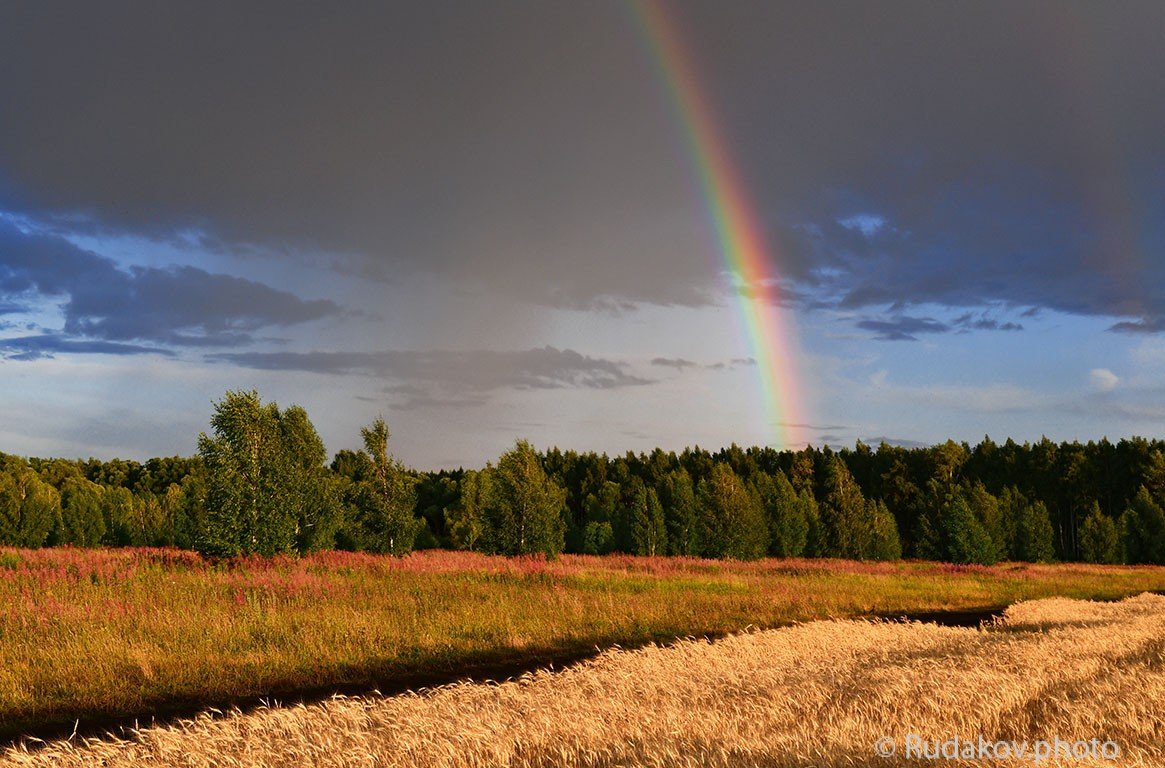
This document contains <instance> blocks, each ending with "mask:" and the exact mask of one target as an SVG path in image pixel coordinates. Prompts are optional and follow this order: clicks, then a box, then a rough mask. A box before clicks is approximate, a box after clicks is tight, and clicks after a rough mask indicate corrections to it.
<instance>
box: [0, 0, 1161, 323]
mask: <svg viewBox="0 0 1165 768" xmlns="http://www.w3.org/2000/svg"><path fill="white" fill-rule="evenodd" d="M668 7H669V8H670V12H671V13H672V14H673V15H674V17H675V21H676V23H677V26H678V27H679V29H680V30H681V32H682V34H683V35H684V36H685V46H684V47H685V48H686V49H687V50H689V51H691V52H692V64H693V66H694V67H695V69H696V70H697V71H698V72H699V74H700V75H701V79H702V80H703V81H704V83H705V85H706V88H707V99H708V102H709V104H710V105H711V106H712V108H713V110H714V111H715V114H716V115H717V117H718V118H719V119H720V121H721V123H722V129H723V134H724V136H725V137H726V140H727V142H728V146H729V148H730V151H731V153H732V154H733V155H734V156H735V157H736V159H737V160H738V164H739V165H740V167H741V169H742V171H743V177H744V181H745V183H746V184H747V185H748V187H749V189H750V190H751V192H752V194H753V197H754V198H755V202H756V206H755V207H756V209H757V210H758V211H759V212H760V214H761V218H762V220H763V222H764V224H765V226H766V229H767V234H768V236H769V239H770V241H771V242H772V244H773V246H774V252H775V253H776V254H777V256H776V257H775V258H774V264H773V266H774V268H775V269H776V270H777V271H779V272H780V273H781V277H782V279H783V281H785V282H787V283H789V289H790V290H789V291H788V292H787V293H786V295H791V296H793V297H795V301H796V302H798V303H799V305H800V306H804V307H814V306H825V307H838V306H840V307H843V308H849V309H859V310H860V309H867V308H870V307H880V306H889V305H894V304H898V305H900V308H904V307H909V306H911V305H917V304H923V303H927V304H937V305H941V306H947V307H952V308H960V309H959V310H958V311H961V310H962V309H963V308H975V307H980V306H983V305H985V304H993V305H995V304H999V305H1003V306H1007V307H1013V308H1015V309H1016V311H1019V310H1020V308H1031V309H1041V308H1046V309H1052V310H1058V311H1062V312H1070V313H1076V314H1086V315H1101V316H1113V317H1115V318H1118V319H1120V320H1122V321H1127V322H1128V323H1132V325H1125V324H1121V325H1118V326H1117V328H1118V329H1120V330H1142V331H1156V330H1159V329H1160V328H1161V327H1162V325H1163V324H1165V319H1163V318H1165V258H1162V256H1161V252H1162V248H1163V247H1165V227H1163V226H1162V224H1161V223H1160V222H1162V221H1165V158H1163V149H1162V148H1163V146H1165V145H1162V143H1161V141H1160V137H1161V136H1162V135H1165V99H1161V98H1160V95H1161V93H1163V92H1165V58H1163V57H1162V56H1160V39H1161V36H1162V34H1163V33H1165V5H1163V4H1161V3H1158V2H1147V1H1145V0H1134V1H1131V2H1125V3H1120V4H1112V3H1103V4H1102V3H1085V2H1061V1H1060V0H1057V1H1056V2H1051V1H1050V0H1049V1H1047V2H1030V3H1010V2H1001V1H996V2H983V3H960V4H952V3H933V2H929V0H927V1H925V2H923V1H921V0H917V1H916V0H910V1H909V2H906V1H901V0H900V1H899V2H893V3H878V4H869V3H865V4H863V3H850V2H818V3H779V4H778V3H763V4H757V3H734V4H727V5H725V4H713V3H706V4H698V3H674V4H670V5H669V6H668ZM17 8H18V9H17V10H14V9H12V8H9V9H6V10H5V12H4V13H5V19H4V23H0V68H2V69H3V71H4V72H7V73H14V74H12V76H8V77H5V78H2V79H0V103H2V104H4V105H5V126H4V130H3V131H0V198H3V199H0V202H5V201H7V205H8V206H9V207H10V208H19V209H22V210H25V211H28V212H32V213H34V214H36V215H37V216H41V217H46V218H51V217H54V216H55V217H57V221H58V224H59V226H62V227H77V226H87V227H91V228H94V229H98V230H100V229H112V230H116V231H129V232H134V233H138V234H145V235H152V236H157V237H169V236H172V235H173V234H174V233H175V232H179V231H182V232H190V231H195V232H199V233H201V234H202V235H203V236H204V237H205V238H206V242H208V243H214V244H218V245H219V246H220V247H222V248H223V249H227V250H231V251H234V250H236V249H239V248H241V247H243V246H246V247H247V248H257V249H259V250H264V249H266V250H269V251H274V252H286V253H287V254H289V257H291V256H292V255H296V254H298V255H299V256H300V257H303V254H308V255H309V257H310V255H311V254H318V253H326V254H327V256H326V258H327V259H329V260H332V261H334V262H336V264H337V266H338V267H339V268H342V269H344V270H346V271H349V272H352V273H355V274H360V275H365V276H370V277H374V278H376V279H392V278H393V277H395V276H396V275H399V274H401V273H404V272H418V271H419V272H426V273H432V274H435V275H437V276H438V277H440V278H442V279H446V280H456V281H459V282H462V283H465V284H468V285H471V286H479V287H481V288H482V290H487V291H492V292H495V293H502V294H507V295H519V296H522V297H525V298H528V299H531V300H534V301H540V302H544V303H548V304H553V305H556V306H564V307H575V308H602V309H608V310H611V309H613V308H614V309H615V310H616V311H618V310H622V309H626V308H627V307H628V306H629V305H631V304H634V303H636V302H653V303H660V304H703V303H707V302H711V301H720V300H723V298H724V293H723V289H724V283H723V281H722V280H721V279H720V278H719V277H718V276H717V275H715V274H714V268H711V267H710V266H709V265H710V259H709V256H710V253H709V252H710V251H711V250H712V247H711V245H710V243H711V238H710V236H709V233H708V231H707V228H706V225H705V224H704V222H703V220H702V214H701V212H700V211H699V209H698V205H699V203H698V201H697V198H696V196H695V195H694V193H693V191H692V190H693V187H694V182H693V180H692V174H691V171H690V168H689V165H688V162H687V158H686V157H684V156H683V155H684V153H685V150H684V149H683V145H682V136H681V131H680V129H679V127H678V126H677V125H675V124H674V120H673V119H672V118H671V117H670V115H669V112H668V104H667V102H666V97H665V94H664V91H663V88H662V87H661V85H660V83H659V81H658V79H657V77H656V76H655V75H654V74H653V72H652V68H651V62H650V61H649V56H648V54H647V53H646V48H645V46H644V45H643V43H642V41H641V40H640V39H638V37H637V33H636V31H635V28H634V25H633V24H632V23H631V21H630V16H629V14H628V13H627V11H626V8H625V6H624V5H623V4H622V3H616V2H609V3H565V2H551V3H547V2H526V1H523V2H504V3H489V4H465V3H442V2H435V3H422V4H414V5H400V4H383V3H366V4H345V5H344V6H342V7H341V8H332V7H329V8H327V9H325V8H323V7H322V6H320V5H318V4H316V3H279V4H274V3H272V4H268V5H264V4H261V3H248V4H237V3H225V2H222V3H197V4H187V5H182V4H152V3H129V2H120V3H102V4H80V5H77V4H68V5H58V4H55V3H48V2H46V3H35V4H25V5H22V6H18V7H17ZM316 258H320V257H318V256H317V257H316ZM954 311H955V310H952V312H953V313H954ZM1029 311H1030V310H1029ZM944 322H945V321H944ZM998 322H1000V323H1001V324H1005V323H1006V321H1005V320H1004V321H998Z"/></svg>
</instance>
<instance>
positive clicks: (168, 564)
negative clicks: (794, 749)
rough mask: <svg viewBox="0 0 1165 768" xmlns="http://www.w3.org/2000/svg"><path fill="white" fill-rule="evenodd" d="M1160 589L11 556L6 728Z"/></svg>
mask: <svg viewBox="0 0 1165 768" xmlns="http://www.w3.org/2000/svg"><path fill="white" fill-rule="evenodd" d="M1161 589H1165V569H1159V568H1148V567H1100V566H1084V565H1019V564H1009V565H1001V566H994V567H957V566H951V565H942V564H935V563H914V562H903V563H855V562H848V561H823V560H765V561H759V562H752V563H739V562H736V563H733V562H720V561H703V560H690V559H662V558H632V557H606V558H597V557H584V556H564V557H561V558H559V559H557V560H554V561H550V562H547V561H544V560H539V559H506V558H494V557H487V556H482V555H473V554H466V553H454V552H439V551H433V552H420V553H414V554H413V555H411V556H409V557H407V558H402V559H393V558H388V557H380V556H371V555H361V554H350V553H338V552H331V553H323V554H318V555H314V556H310V557H305V558H302V559H295V558H286V559H275V560H258V559H255V560H238V561H228V562H223V563H218V564H211V563H208V562H206V561H203V560H201V559H200V558H198V557H197V556H196V555H193V554H191V553H188V552H181V551H176V550H108V549H107V550H75V549H57V550H10V549H9V550H0V605H3V606H4V611H3V613H2V614H0V730H2V732H3V735H4V736H5V737H7V738H12V737H15V736H18V735H21V734H25V733H30V732H32V733H39V734H42V735H44V734H46V733H48V732H49V729H48V726H52V725H53V724H56V725H58V726H62V725H63V726H65V727H66V728H67V729H71V727H72V726H73V724H74V722H75V720H77V719H80V721H81V728H82V731H83V732H84V731H85V729H86V728H87V727H88V728H93V727H95V726H102V725H104V724H106V723H109V722H111V720H110V718H125V717H143V718H145V719H146V720H147V721H148V718H149V716H150V715H151V714H153V713H158V714H170V713H179V714H180V713H190V712H193V711H196V709H197V708H198V707H200V706H203V705H219V706H224V705H226V704H228V703H231V702H235V701H240V702H242V701H247V700H248V698H250V699H251V700H254V698H255V697H258V696H263V695H272V694H274V695H279V696H285V695H288V694H294V693H297V692H304V691H308V692H313V691H314V692H316V693H321V694H322V693H324V692H326V691H330V690H337V689H340V690H350V691H351V690H358V689H360V687H361V686H366V687H369V688H371V687H373V686H379V687H380V688H382V689H383V690H394V689H401V688H404V687H410V686H416V685H424V684H432V683H436V682H441V681H451V680H455V679H458V677H459V676H460V675H462V674H467V673H473V672H477V673H478V674H479V675H481V676H492V677H499V676H506V675H508V674H509V673H510V672H512V671H513V669H515V668H517V667H525V668H531V667H532V666H534V665H544V664H547V663H550V662H563V661H567V660H570V659H572V658H578V657H580V656H581V655H582V654H586V653H589V652H593V650H594V649H595V648H596V647H603V648H605V647H610V646H613V645H621V646H623V647H633V646H637V645H642V644H644V643H648V642H653V641H664V640H671V639H674V638H677V637H685V636H704V635H710V636H715V635H721V634H724V633H728V632H734V631H740V630H743V629H745V628H748V627H753V628H768V627H777V626H783V625H787V624H789V623H791V622H798V621H806V620H810V619H817V618H828V617H852V616H863V615H894V614H904V613H917V612H927V611H938V610H958V609H979V608H984V607H989V606H1002V605H1006V604H1010V603H1013V602H1016V601H1019V600H1024V599H1032V598H1038V597H1044V596H1049V595H1059V596H1065V597H1077V598H1096V599H1113V598H1119V597H1124V596H1127V595H1131V594H1136V593H1139V592H1143V591H1146V590H1161ZM507 669H508V670H510V672H506V670H507ZM349 686H350V687H349ZM66 733H67V730H66Z"/></svg>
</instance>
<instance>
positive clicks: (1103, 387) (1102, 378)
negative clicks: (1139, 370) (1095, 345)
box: [1088, 368, 1120, 392]
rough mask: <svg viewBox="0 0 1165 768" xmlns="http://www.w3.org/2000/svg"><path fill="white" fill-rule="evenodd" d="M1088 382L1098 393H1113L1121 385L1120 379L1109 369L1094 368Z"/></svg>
mask: <svg viewBox="0 0 1165 768" xmlns="http://www.w3.org/2000/svg"><path fill="white" fill-rule="evenodd" d="M1088 380H1089V382H1090V383H1091V385H1092V389H1094V390H1095V391H1097V392H1111V391H1113V390H1114V389H1116V388H1117V385H1118V384H1120V377H1119V376H1117V375H1116V374H1115V373H1113V372H1112V371H1110V370H1108V369H1107V368H1093V369H1092V371H1091V372H1090V373H1089V374H1088Z"/></svg>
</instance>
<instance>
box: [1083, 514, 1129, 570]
mask: <svg viewBox="0 0 1165 768" xmlns="http://www.w3.org/2000/svg"><path fill="white" fill-rule="evenodd" d="M1080 556H1081V557H1082V558H1083V559H1084V561H1085V562H1088V563H1119V562H1120V561H1121V541H1120V533H1119V532H1118V531H1117V526H1116V521H1115V520H1113V519H1112V518H1111V517H1109V516H1108V515H1106V514H1104V513H1103V512H1101V511H1100V504H1098V503H1097V502H1092V509H1091V510H1090V511H1089V513H1088V516H1087V517H1085V518H1084V522H1083V524H1081V526H1080Z"/></svg>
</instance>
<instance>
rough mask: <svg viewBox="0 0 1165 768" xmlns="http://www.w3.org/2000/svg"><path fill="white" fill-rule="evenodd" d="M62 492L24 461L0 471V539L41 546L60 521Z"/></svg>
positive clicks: (2, 541) (28, 545)
mask: <svg viewBox="0 0 1165 768" xmlns="http://www.w3.org/2000/svg"><path fill="white" fill-rule="evenodd" d="M60 515H61V496H60V494H59V493H57V489H56V488H53V487H52V486H51V485H49V484H48V483H45V482H42V481H41V479H40V477H39V476H38V475H37V474H36V472H34V471H33V470H32V468H31V467H29V466H28V465H27V464H25V463H24V462H23V461H21V462H19V463H16V462H13V463H12V464H11V465H10V466H9V467H8V468H7V470H5V471H2V472H0V543H3V544H8V545H11V546H14V547H40V546H43V545H44V543H45V542H46V541H47V540H48V537H49V534H51V533H52V532H53V530H54V529H55V528H57V527H58V525H59V524H60Z"/></svg>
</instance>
